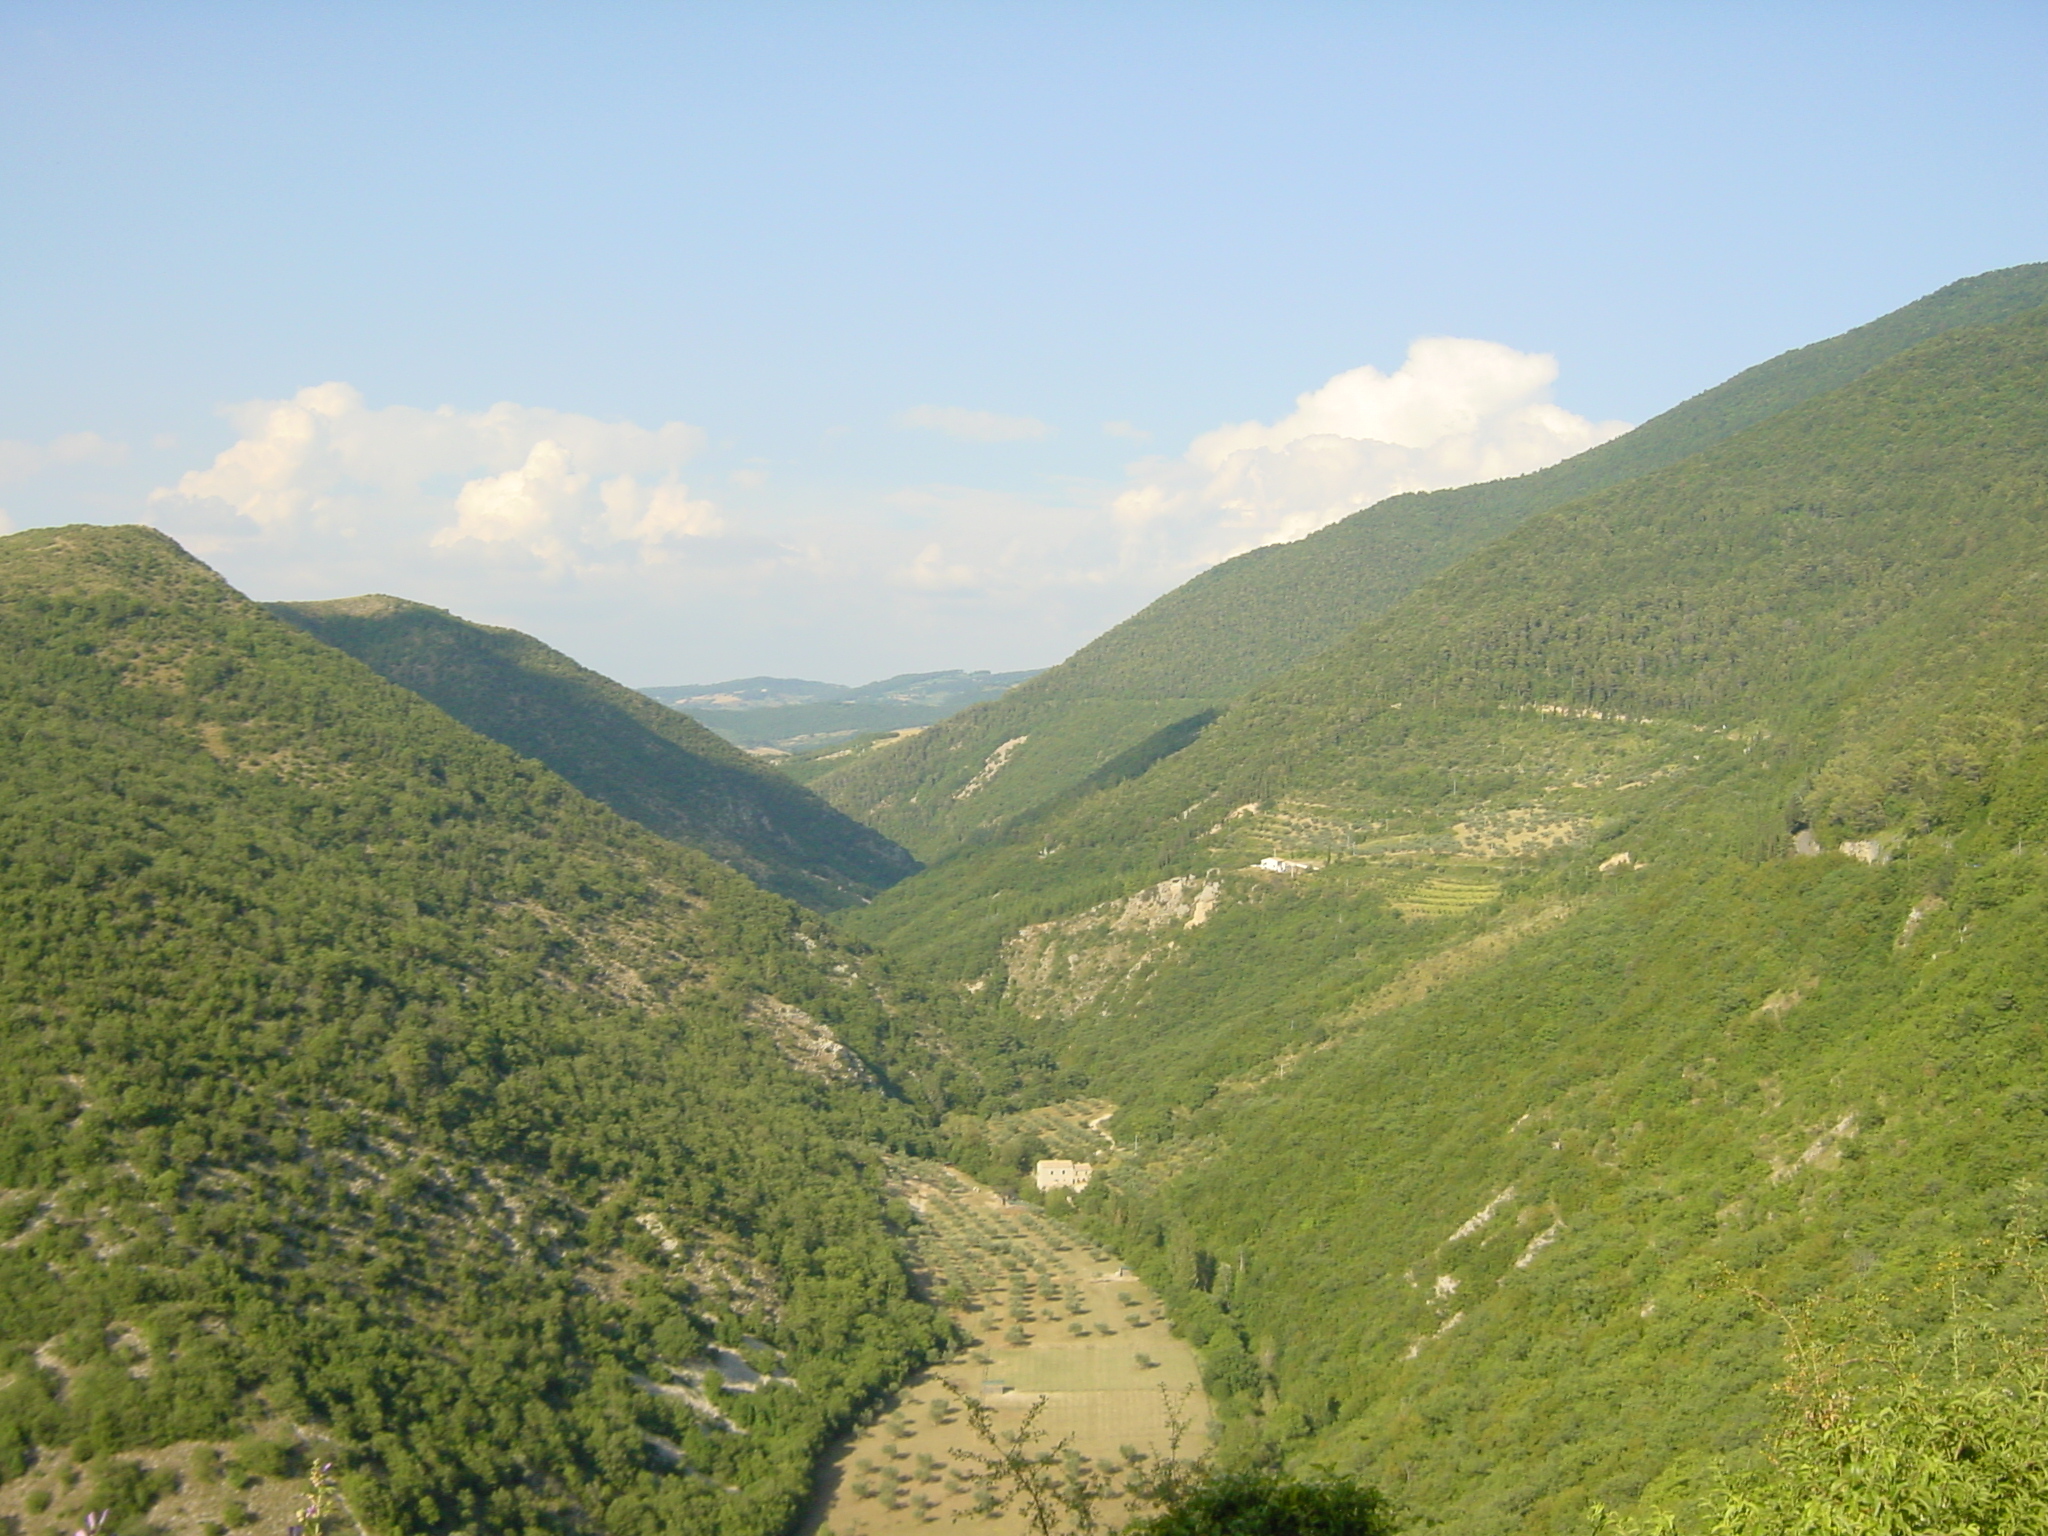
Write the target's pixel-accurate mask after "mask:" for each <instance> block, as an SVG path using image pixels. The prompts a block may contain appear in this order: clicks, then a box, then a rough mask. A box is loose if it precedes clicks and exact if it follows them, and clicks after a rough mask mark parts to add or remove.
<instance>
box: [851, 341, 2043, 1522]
mask: <svg viewBox="0 0 2048 1536" xmlns="http://www.w3.org/2000/svg"><path fill="white" fill-rule="evenodd" d="M2044 591H2048V311H2043V310H2036V311H2033V312H2030V313H2026V314H2022V315H2019V316H2016V317H2014V318H2011V319H2008V320H2005V321H2002V322H2000V323H1997V324H1992V325H1986V326H1979V327H1969V328H1963V329H1958V330H1954V331H1951V332H1948V333H1945V334H1943V335H1941V336H1939V337H1937V338H1935V339H1933V340H1930V341H1927V342H1924V343H1922V344H1921V345H1919V346H1918V347H1916V348H1913V349H1911V350H1909V351H1907V352H1905V353H1903V354H1901V355H1900V356H1898V357H1896V358H1893V359H1891V360H1890V361H1888V362H1886V363H1883V364H1881V365H1879V366H1878V367H1875V368H1873V369H1871V370H1869V371H1868V372H1867V373H1866V374H1865V375H1864V376H1863V377H1861V378H1859V379H1857V380H1856V381H1854V382H1852V383H1850V384H1848V385H1845V386H1843V387H1841V388H1839V389H1836V390H1834V391H1832V392H1830V393H1828V394H1826V395H1823V396H1820V397H1818V398H1815V399H1813V400H1810V401H1808V402H1806V403H1805V404H1803V405H1799V406H1797V407H1794V408H1793V409H1790V410H1787V411H1784V412H1782V413H1780V414H1779V415H1777V416H1775V417H1773V418H1771V419H1770V420H1768V421H1766V422H1763V423H1762V424H1760V425H1757V426H1754V427H1751V428H1749V429H1747V430H1746V431H1743V432H1741V433H1738V434H1736V435H1735V436H1733V437H1730V438H1728V439H1727V440H1725V441H1723V442H1721V443H1719V444H1717V445H1714V446H1712V447H1710V448H1708V449H1706V450H1704V451H1703V452H1701V453H1699V454H1697V455H1695V456H1694V457H1692V458H1690V459H1687V460H1685V461H1683V462H1681V463H1679V464H1676V465H1673V466H1670V467H1667V468H1664V469H1661V470H1658V471H1655V472H1653V473H1651V474H1647V475H1644V476H1641V477H1639V478H1637V479H1635V480H1633V481H1630V482H1628V483H1625V484H1623V485H1620V486H1616V487H1612V488H1609V489H1606V490H1603V491H1600V492H1598V493H1597V494H1595V495H1592V496H1589V497H1586V498H1584V499H1582V500H1580V501H1577V502H1575V503H1571V504H1569V505H1566V506H1564V507H1561V508H1558V509H1555V510H1552V511H1549V512H1545V513H1540V514H1538V515H1535V516H1533V517H1531V518H1529V519H1528V520H1526V521H1525V522H1524V523H1523V524H1522V525H1521V526H1520V527H1518V528H1516V529H1515V530H1513V531H1512V532H1510V533H1509V534H1507V535H1506V536H1504V537H1503V538H1501V539H1500V540H1498V541H1497V542H1495V543H1493V544H1491V545H1489V546H1488V547H1487V548H1486V549H1484V550H1482V551H1480V552H1478V553H1476V554H1474V555H1472V556H1470V557H1468V558H1467V559H1465V560H1464V561H1462V562H1460V563H1459V564H1458V565H1456V566H1454V567H1453V568H1451V569H1450V570H1448V571H1446V572H1444V573H1443V574H1442V575H1440V576H1439V577H1437V578H1436V579H1434V580H1433V581H1431V582H1429V583H1426V584H1425V585H1424V586H1422V587H1421V588H1420V589H1419V590H1418V591H1417V592H1416V593H1415V594H1413V595H1412V596H1411V597H1410V598H1409V599H1408V600H1406V601H1405V602H1403V603H1401V604H1400V605H1398V606H1397V607H1395V608H1394V609H1392V610H1391V611H1390V612H1388V613H1387V614H1386V615H1385V616H1383V617H1381V618H1379V619H1377V620H1374V621H1372V622H1370V623H1368V624H1366V625H1364V626H1362V627H1360V628H1359V629H1358V630H1357V631H1356V632H1355V633H1354V634H1352V635H1351V636H1349V637H1348V638H1346V639H1345V640H1344V641H1343V642H1342V643H1340V644H1338V645H1336V646H1333V647H1331V648H1329V649H1328V650H1326V651H1325V652H1324V653H1323V654H1322V655H1320V656H1319V657H1317V658H1316V659H1315V660H1314V661H1312V662H1311V663H1309V664H1307V665H1306V666H1304V667H1301V668H1298V669H1296V670H1295V671H1294V672H1292V673H1289V674H1288V675H1286V676H1285V677H1283V678H1281V679H1278V680H1276V681H1274V682H1272V683H1269V684H1268V685H1266V686H1265V687H1263V688H1261V689H1259V690H1257V691H1255V692H1253V693H1252V694H1250V695H1249V696H1248V697H1246V698H1245V699H1243V700H1242V701H1240V702H1239V703H1238V704H1236V705H1235V706H1233V707H1232V708H1231V709H1230V710H1229V711H1228V712H1227V713H1225V714H1223V715H1222V717H1221V718H1220V719H1218V720H1217V721H1216V722H1215V723H1214V724H1213V725H1211V726H1209V727H1208V729H1207V730H1205V731H1204V732H1202V733H1201V735H1200V736H1199V738H1198V739H1196V740H1194V741H1193V742H1192V743H1191V744H1189V745H1187V746H1186V747H1185V748H1184V749H1182V750H1180V751H1178V752H1176V753H1173V754H1171V755H1168V756H1165V757H1163V758H1162V759H1161V760H1160V761H1158V762H1157V763H1156V764H1155V765H1154V766H1152V767H1151V768H1150V769H1149V771H1145V772H1142V773H1139V774H1138V775H1136V776H1134V777H1131V778H1128V779H1125V780H1123V781H1122V782H1120V783H1116V784H1113V785H1111V786H1109V787H1106V788H1103V789H1101V790H1100V791H1098V792H1096V793H1093V794H1090V795H1087V796H1085V797H1079V798H1076V799H1073V800H1071V801H1069V802H1067V803H1064V804H1062V805H1059V806H1057V807H1054V808H1053V809H1051V810H1049V811H1047V812H1046V813H1044V814H1042V815H1040V816H1037V817H1035V818H1032V819H1030V820H1029V821H1027V822H1026V823H1024V824H1022V825H1020V826H1019V827H1017V828H1016V829H1015V830H1014V831H1013V832H1012V833H1010V834H1008V835H1006V836H1002V837H998V838H996V839H993V840H991V841H990V842H989V843H987V844H985V845H983V846H979V847H974V848H969V849H967V850H964V851H962V852H961V853H959V854H956V855H954V856H953V857H952V858H949V859H947V860H945V861H943V862H941V863H939V864H937V865H936V866H934V867H933V868H932V869H931V870H929V871H927V872H926V873H925V874H923V875H921V876H919V877H918V879H917V880H916V881H914V882H911V883H909V884H907V885H906V886H904V887H902V888H900V889H899V891H898V892H896V893H894V894H893V895H892V896H891V897H890V898H889V899H888V900H887V901H885V902H883V903H880V904H878V906H877V907H876V908H874V909H870V910H869V911H868V912H865V913H863V914H862V918H861V921H862V924H863V926H864V927H865V928H867V929H868V931H871V932H874V933H876V934H880V935H885V936H892V937H894V938H896V939H897V940H898V941H900V942H902V943H904V944H906V945H909V946H910V947H912V948H914V949H917V950H920V951H921V952H922V953H923V954H925V955H926V956H927V958H929V959H931V960H933V961H935V962H936V963H939V964H941V965H942V966H944V967H945V968H946V969H948V970H949V971H950V972H951V973H952V974H955V975H957V976H959V977H961V978H962V979H967V978H974V979H977V980H979V981H981V982H982V983H983V984H984V985H986V986H989V987H990V988H991V989H993V988H1001V989H1004V990H1005V991H1006V992H1007V994H1008V996H1009V999H1010V1001H1011V1002H1012V1003H1014V1004H1015V1005H1017V1006H1018V1007H1020V1008H1022V1009H1023V1010H1024V1011H1026V1012H1027V1013H1031V1014H1034V1015H1036V1016H1037V1017H1039V1018H1040V1019H1041V1020H1042V1021H1043V1023H1044V1024H1045V1026H1046V1027H1047V1028H1048V1029H1049V1030H1051V1031H1053V1032H1054V1034H1055V1036H1056V1037H1057V1038H1059V1039H1060V1040H1062V1041H1063V1042H1064V1047H1065V1050H1066V1054H1067V1058H1068V1060H1069V1061H1070V1062H1072V1063H1074V1064H1076V1065H1079V1066H1082V1067H1085V1068H1086V1069H1087V1070H1088V1071H1089V1072H1090V1074H1091V1091H1092V1092H1095V1093H1097V1094H1099V1095H1101V1096H1103V1097H1105V1098H1109V1099H1113V1100H1115V1101H1117V1102H1118V1103H1119V1105H1120V1106H1121V1107H1120V1108H1119V1110H1118V1112H1117V1114H1116V1116H1115V1117H1114V1119H1113V1120H1112V1121H1111V1122H1110V1123H1109V1128H1110V1129H1111V1130H1112V1131H1113V1132H1114V1134H1115V1136H1116V1138H1117V1142H1118V1144H1119V1146H1120V1147H1121V1148H1122V1151H1121V1152H1120V1153H1119V1154H1118V1155H1117V1158H1116V1160H1115V1161H1113V1163H1112V1165H1111V1166H1110V1167H1109V1169H1108V1170H1107V1171H1106V1175H1105V1177H1104V1178H1103V1179H1102V1180H1101V1181H1100V1182H1101V1184H1102V1185H1103V1189H1102V1191H1101V1192H1100V1193H1098V1192H1097V1191H1096V1190H1094V1189H1091V1191H1090V1192H1089V1194H1088V1196H1087V1197H1086V1198H1085V1199H1084V1200H1083V1202H1082V1204H1083V1206H1084V1207H1092V1214H1091V1215H1090V1217H1089V1219H1091V1220H1095V1221H1099V1222H1102V1223H1104V1224H1105V1225H1106V1226H1108V1227H1110V1228H1113V1229H1114V1230H1115V1231H1116V1232H1117V1234H1118V1236H1117V1241H1118V1245H1119V1247H1120V1248H1121V1249H1122V1251H1124V1252H1126V1253H1127V1254H1142V1255H1144V1256H1143V1257H1142V1258H1140V1260H1139V1262H1140V1263H1141V1264H1142V1265H1143V1266H1144V1267H1147V1268H1148V1269H1149V1270H1150V1271H1151V1274H1152V1276H1153V1277H1154V1278H1155V1279H1156V1280H1157V1281H1158V1282H1159V1283H1161V1284H1162V1285H1165V1286H1166V1287H1167V1288H1168V1289H1169V1291H1170V1293H1171V1295H1172V1297H1173V1302H1174V1306H1175V1309H1176V1313H1177V1315H1178V1316H1179V1318H1180V1319H1181V1321H1182V1325H1183V1326H1184V1327H1185V1328H1186V1329H1188V1330H1189V1331H1190V1332H1191V1333H1192V1334H1193V1335H1194V1336H1195V1337H1196V1338H1197V1340H1198V1341H1199V1342H1200V1343H1201V1344H1202V1345H1203V1347H1204V1351H1205V1356H1206V1359H1207V1365H1208V1371H1209V1376H1210V1381H1211V1385H1212V1387H1213V1388H1214V1389H1215V1390H1216V1391H1217V1392H1218V1393H1219V1394H1221V1395H1222V1396H1224V1397H1225V1398H1226V1399H1227V1400H1228V1401H1229V1402H1231V1403H1232V1404H1233V1409H1232V1412H1233V1428H1232V1437H1233V1441H1234V1443H1236V1444H1238V1445H1239V1446H1243V1445H1245V1444H1247V1443H1248V1442H1251V1441H1255V1440H1264V1441H1266V1442H1268V1443H1269V1444H1271V1445H1273V1446H1274V1447H1276V1448H1277V1449H1278V1450H1279V1451H1280V1452H1281V1453H1282V1454H1286V1455H1290V1456H1293V1457H1296V1458H1298V1459H1299V1460H1300V1461H1301V1462H1302V1463H1304V1464H1315V1463H1318V1462H1322V1463H1328V1464H1334V1465H1338V1466H1348V1467H1353V1468H1359V1469H1363V1470H1365V1471H1367V1472H1368V1473H1369V1474H1370V1475H1372V1476H1373V1477H1375V1478H1377V1479H1380V1480H1383V1481H1385V1482H1386V1483H1388V1484H1389V1485H1391V1486H1395V1487H1397V1488H1400V1489H1402V1490H1403V1491H1404V1492H1405V1494H1406V1496H1407V1497H1408V1498H1409V1499H1410V1500H1411V1502H1412V1503H1413V1504H1414V1505H1415V1507H1417V1508H1418V1509H1420V1510H1422V1511H1424V1512H1425V1513H1427V1514H1429V1515H1431V1516H1433V1517H1435V1518H1438V1519H1441V1520H1442V1521H1443V1522H1444V1523H1443V1526H1442V1527H1441V1528H1442V1529H1444V1530H1445V1531H1446V1532H1449V1533H1472V1536H1478V1533H1482V1532H1494V1531H1499V1530H1506V1529H1514V1530H1528V1531H1565V1530H1571V1529H1576V1528H1580V1526H1581V1522H1582V1519H1583V1511H1584V1508H1585V1506H1586V1505H1587V1503H1588V1502H1589V1501H1592V1500H1595V1499H1598V1500H1602V1501H1604V1502H1606V1503H1609V1504H1617V1505H1626V1504H1629V1503H1631V1502H1633V1501H1635V1500H1637V1499H1638V1498H1643V1499H1645V1500H1646V1502H1648V1503H1651V1504H1657V1503H1670V1502H1683V1500H1684V1499H1685V1498H1686V1497H1687V1496H1688V1492H1689V1490H1693V1489H1696V1488H1697V1487H1698V1481H1697V1480H1698V1478H1699V1477H1700V1476H1702V1475H1703V1474H1704V1472H1705V1470H1706V1467H1707V1464H1708V1463H1709V1462H1710V1461H1711V1460H1712V1459H1713V1458H1714V1457H1716V1456H1720V1455H1728V1456H1733V1457H1736V1458H1738V1459H1739V1458H1740V1457H1742V1456H1744V1455H1745V1454H1748V1453H1749V1448H1750V1447H1752V1446H1753V1444H1754V1437H1755V1434H1756V1431H1757V1428H1758V1426H1759V1425H1760V1424H1761V1423H1762V1422H1763V1421H1764V1419H1765V1418H1766V1416H1767V1409H1768V1384H1769V1383H1770V1381H1771V1380H1772V1379H1774V1378H1775V1376H1776V1375H1777V1371H1778V1366H1777V1358H1776V1348H1777V1344H1778V1336H1777V1333H1776V1329H1775V1325H1773V1324H1772V1323H1771V1322H1770V1321H1769V1319H1768V1318H1767V1317H1765V1316H1762V1315H1760V1314H1759V1313H1758V1311H1757V1310H1756V1309H1755V1308H1754V1307H1753V1306H1752V1305H1751V1304H1750V1303H1749V1301H1748V1300H1747V1299H1746V1297H1747V1292H1748V1291H1749V1290H1750V1289H1754V1290H1755V1291H1757V1292H1760V1293H1762V1294H1764V1295H1766V1296H1769V1297H1774V1298H1777V1299H1778V1300H1780V1301H1786V1302H1791V1301H1796V1300H1798V1299H1800V1298H1803V1297H1807V1296H1810V1295H1813V1294H1815V1293H1817V1292H1834V1293H1853V1292H1855V1291H1857V1290H1858V1289H1859V1288H1861V1289H1869V1290H1872V1291H1877V1290H1880V1289H1884V1288H1909V1287H1910V1285H1911V1284H1913V1283H1915V1282H1918V1281H1921V1280H1924V1279H1925V1278H1926V1277H1927V1276H1928V1275H1930V1274H1932V1273H1933V1272H1934V1271H1935V1270H1936V1268H1937V1266H1938V1264H1939V1263H1940V1262H1941V1259H1942V1255H1943V1254H1944V1253H1945V1252H1947V1251H1948V1250H1950V1249H1951V1248H1955V1247H1968V1246H1970V1245H1974V1244H1978V1243H1980V1242H1990V1241H1994V1240H1997V1239H1999V1238H2001V1237H2012V1236H2021V1237H2028V1238H2033V1237H2038V1236H2040V1235H2043V1234H2048V1211H2044V1209H2043V1208H2042V1203H2041V1200H2040V1194H2039V1191H2040V1187H2041V1181H2042V1175H2043V1174H2044V1173H2048V1118H2044V1117H2043V1113H2042V1109H2041V1104H2042V1099H2041V1083H2042V1081H2043V1074H2044V1070H2048V1023H2044V1021H2048V951H2044V950H2043V948H2042V946H2041V944H2040V942H2039V940H2040V934H2041V932H2042V926H2043V923H2044V921H2048V862H2044V858H2043V853H2042V844H2041V838H2042V836H2043V834H2044V833H2048V683H2044V679H2048V609H2044V606H2043V601H2042V594H2043V593H2044ZM1262 859H1269V860H1272V861H1273V862H1274V863H1275V864H1276V865H1278V866H1279V867H1278V868H1262V867H1260V862H1259V861H1260V860H1262ZM1892 1315H1893V1318H1894V1320H1895V1321H1898V1322H1901V1323H1903V1324H1906V1325H1908V1326H1909V1327H1911V1326H1913V1325H1915V1324H1917V1323H1918V1322H1919V1321H1920V1320H1921V1319H1920V1315H1919V1314H1918V1313H1917V1312H1916V1311H1914V1310H1912V1307H1911V1304H1910V1303H1909V1304H1907V1306H1906V1307H1905V1309H1904V1310H1901V1311H1897V1312H1894V1313H1893V1314H1892Z"/></svg>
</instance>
